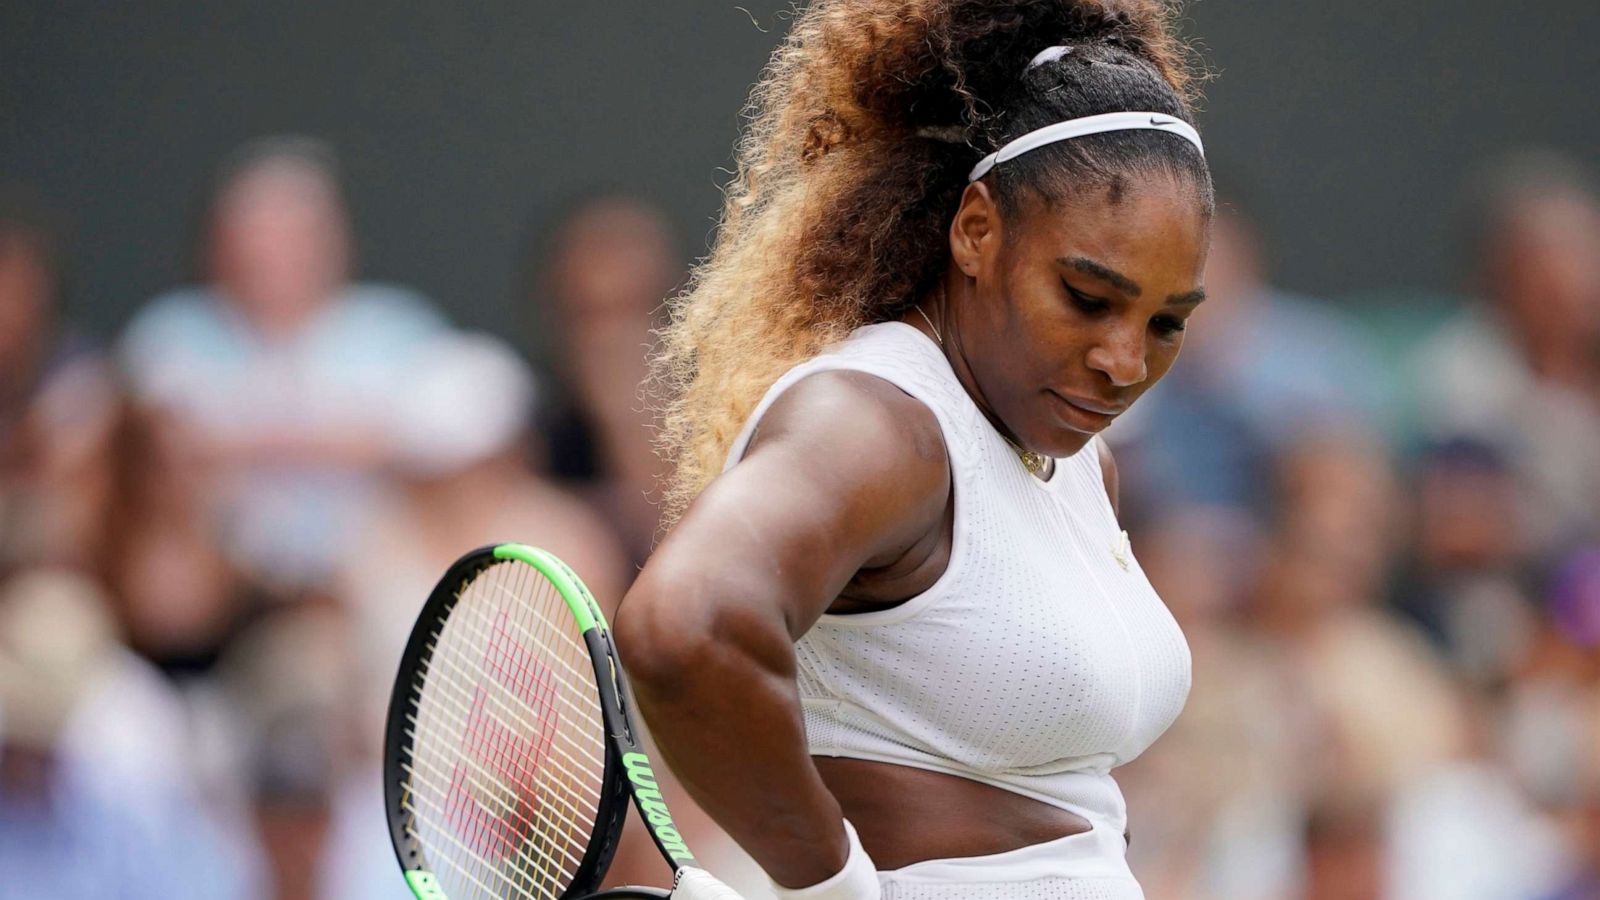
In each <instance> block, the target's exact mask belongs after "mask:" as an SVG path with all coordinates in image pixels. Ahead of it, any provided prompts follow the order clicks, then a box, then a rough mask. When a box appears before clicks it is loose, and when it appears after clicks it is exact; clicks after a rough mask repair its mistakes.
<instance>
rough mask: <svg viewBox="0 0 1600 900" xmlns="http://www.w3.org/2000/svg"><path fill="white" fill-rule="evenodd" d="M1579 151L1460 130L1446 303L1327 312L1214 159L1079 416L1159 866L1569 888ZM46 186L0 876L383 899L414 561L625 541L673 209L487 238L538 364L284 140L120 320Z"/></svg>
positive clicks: (22, 286) (570, 552)
mask: <svg viewBox="0 0 1600 900" xmlns="http://www.w3.org/2000/svg"><path fill="white" fill-rule="evenodd" d="M1227 175H1234V176H1237V175H1238V173H1223V174H1222V175H1219V178H1225V177H1226V176H1227ZM1591 177H1592V173H1590V172H1587V171H1585V170H1584V168H1583V167H1582V166H1581V164H1580V163H1579V162H1578V161H1575V160H1570V159H1565V158H1561V157H1559V156H1555V155H1551V154H1546V153H1540V152H1531V151H1530V152H1525V153H1519V154H1516V155H1513V156H1510V157H1507V158H1505V159H1500V160H1486V161H1485V162H1484V166H1483V168H1482V170H1481V171H1479V172H1477V173H1476V174H1474V175H1471V176H1470V177H1468V176H1467V175H1465V174H1464V176H1463V185H1464V186H1463V199H1464V202H1463V204H1462V207H1463V209H1464V210H1465V212H1464V213H1463V215H1462V223H1461V224H1462V226H1463V227H1462V229H1461V233H1460V234H1459V235H1458V236H1456V237H1451V238H1446V237H1443V236H1439V237H1436V238H1429V239H1438V240H1447V239H1448V240H1457V241H1458V242H1459V243H1460V245H1461V248H1462V253H1461V258H1462V259H1463V260H1464V261H1466V264H1465V265H1464V267H1463V270H1462V271H1461V272H1460V273H1459V284H1460V288H1461V291H1460V297H1459V298H1458V297H1440V296H1433V295H1424V294H1416V295H1411V294H1408V293H1406V292H1403V291H1398V290H1397V291H1395V292H1393V293H1391V294H1389V295H1387V296H1384V297H1382V298H1377V299H1374V298H1366V299H1364V300H1363V301H1362V302H1359V303H1358V302H1350V301H1348V300H1345V301H1341V300H1339V299H1338V298H1328V299H1323V298H1312V297H1305V296H1301V295H1298V294H1295V293H1293V292H1292V291H1290V290H1287V289H1284V288H1281V287H1279V286H1277V285H1276V284H1274V282H1273V279H1272V268H1271V261H1270V260H1269V259H1267V258H1265V257H1266V254H1265V251H1264V249H1263V248H1264V246H1265V241H1264V240H1263V236H1262V235H1261V234H1259V233H1258V232H1257V230H1256V227H1255V225H1254V224H1253V222H1252V217H1251V203H1250V200H1249V196H1250V195H1249V191H1248V189H1247V186H1245V185H1241V184H1237V183H1232V182H1229V181H1226V180H1219V185H1218V187H1219V214H1218V218H1217V221H1216V223H1215V230H1214V237H1213V240H1214V243H1213V248H1212V253H1211V260H1210V264H1209V266H1208V269H1207V273H1206V282H1207V285H1206V286H1207V292H1208V295H1209V297H1210V299H1208V300H1207V302H1206V304H1205V305H1204V307H1203V308H1202V309H1201V310H1200V312H1199V313H1198V314H1197V315H1196V316H1195V319H1194V322H1193V326H1192V327H1191V329H1190V330H1189V333H1188V336H1187V338H1186V345H1185V349H1184V353H1183V358H1182V360H1181V362H1180V363H1179V365H1178V366H1177V367H1176V369H1175V370H1174V372H1173V374H1172V375H1170V376H1169V377H1168V379H1167V380H1166V381H1165V382H1163V383H1162V384H1161V385H1159V386H1158V387H1157V388H1155V389H1154V390H1153V391H1152V392H1151V393H1150V394H1149V395H1148V396H1147V397H1146V399H1145V400H1143V401H1142V402H1141V404H1140V405H1139V406H1136V407H1135V408H1134V409H1133V410H1132V411H1130V412H1129V413H1128V414H1127V416H1125V417H1124V419H1125V420H1124V421H1119V422H1118V423H1117V424H1116V425H1115V426H1114V427H1113V428H1112V430H1111V431H1110V432H1109V433H1108V438H1109V439H1110V440H1111V442H1112V444H1113V446H1114V448H1115V451H1116V454H1117V457H1118V462H1119V467H1120V469H1121V473H1122V475H1121V484H1122V494H1123V496H1122V509H1123V518H1124V520H1125V524H1126V526H1127V527H1128V529H1129V531H1130V532H1131V533H1132V535H1133V542H1134V547H1135V550H1136V552H1137V554H1138V556H1139V558H1140V560H1141V563H1142V565H1143V566H1144V567H1145V569H1146V570H1147V571H1148V572H1149V574H1150V576H1151V578H1152V580H1153V581H1154V582H1155V583H1156V586H1157V588H1158V589H1159V590H1160V591H1161V593H1162V595H1163V597H1164V598H1165V599H1166V601H1167V603H1168V604H1169V605H1170V607H1171V608H1172V610H1173V612H1174V614H1175V615H1176V616H1177V617H1178V619H1179V621H1180V623H1181V624H1182V625H1183V627H1184V630H1185V632H1186V633H1187V635H1188V638H1189V641H1190V644H1191V645H1192V647H1193V654H1194V667H1195V681H1194V690H1193V693H1192V694H1191V697H1190V701H1189V706H1188V709H1187V711H1186V712H1185V713H1184V715H1183V716H1182V717H1181V718H1180V719H1179V721H1178V723H1177V725H1176V726H1174V728H1173V729H1172V731H1170V732H1169V733H1168V734H1167V735H1166V736H1165V737H1164V738H1163V739H1162V740H1161V741H1159V742H1158V743H1157V744H1156V745H1155V747H1154V748H1153V749H1152V750H1151V751H1149V752H1148V753H1146V754H1145V756H1144V757H1142V758H1141V759H1139V760H1137V761H1136V762H1135V763H1133V764H1131V765H1129V766H1127V767H1125V768H1124V769H1122V770H1120V779H1121V781H1122V783H1123V785H1124V788H1125V791H1126V793H1127V794H1128V797H1129V802H1130V807H1131V820H1132V822H1133V829H1132V843H1131V848H1130V855H1131V858H1132V861H1133V865H1134V869H1135V872H1136V873H1137V874H1139V876H1140V878H1141V880H1142V881H1143V883H1144V885H1145V890H1146V893H1147V895H1148V896H1149V897H1150V898H1151V900H1180V898H1195V900H1208V898H1217V900H1293V898H1305V900H1331V898H1341V900H1344V898H1348V900H1359V898H1402V900H1435V898H1437V900H1446V898H1460V900H1469V898H1471V900H1477V898H1482V900H1501V898H1503V900H1579V898H1597V897H1600V194H1597V192H1596V190H1597V189H1596V186H1595V184H1594V182H1593V181H1591ZM66 225H67V223H63V222H60V221H58V220H57V219H56V218H54V216H53V214H52V204H51V199H50V198H49V197H44V196H38V195H37V194H36V193H30V192H29V191H28V190H27V189H26V187H25V186H13V187H10V188H6V189H5V191H4V192H3V195H0V872H3V873H4V876H3V878H0V897H18V898H22V897H27V898H37V900H55V898H63V900H65V898H74V900H77V898H102V897H104V898H111V897H116V898H145V897H150V898H155V897H161V898H190V897H194V898H202V897H203V898H219V900H231V898H249V900H265V898H285V900H287V898H329V900H332V898H338V900H355V898H395V900H400V898H404V897H406V896H408V894H407V892H406V889H405V887H404V884H403V882H402V881H401V879H400V877H399V874H398V868H397V867H396V865H395V863H394V859H393V855H392V851H391V850H390V847H389V840H388V834H387V823H386V819H385V815H384V811H383V804H382V791H381V786H380V779H379V770H380V767H381V751H382V747H381V727H380V726H381V723H382V720H383V716H384V712H385V708H386V703H387V696H388V692H389V689H390V687H391V684H392V681H393V677H394V671H395V668H396V665H397V663H398V659H399V654H400V650H401V648H402V646H403V644H404V641H405V638H406V635H407V633H408V632H409V629H410V626H411V623H412V620H413V617H414V616H415V614H416V612H417V611H418V609H419V608H420V606H421V604H422V601H423V600H424V598H425V597H426V595H427V593H428V591H429V589H430V588H431V586H432V584H433V582H434V580H435V579H436V578H437V576H438V575H439V574H440V573H441V572H443V570H444V569H445V567H446V566H447V565H448V564H449V563H450V562H451V561H452V560H453V559H454V558H455V557H457V556H458V555H460V554H461V553H463V552H465V551H466V550H468V549H471V548H473V547H476V546H480V545H483V544H487V543H493V542H498V541H504V540H515V541H521V542H525V543H531V544H536V545H540V546H543V547H546V548H548V549H550V550H552V551H554V552H555V553H556V554H558V555H559V556H561V557H563V558H565V559H566V560H567V561H569V562H570V563H571V564H572V565H573V566H574V567H575V568H576V569H577V570H579V571H580V572H582V573H584V576H585V578H586V580H588V582H589V584H590V586H591V587H592V588H593V589H594V591H595V593H596V594H597V595H598V596H599V597H601V598H602V599H603V601H604V602H607V603H609V604H612V605H614V604H615V603H616V602H617V601H618V600H619V599H620V597H621V595H622V592H623V591H624V590H625V589H626V587H627V585H628V583H629V579H630V577H631V575H632V573H634V572H635V571H636V567H637V566H638V565H639V564H640V563H641V562H642V561H643V559H644V558H645V557H646V556H647V555H648V552H649V549H650V546H651V543H652V541H653V539H654V533H655V528H656V520H655V516H656V508H655V506H654V504H653V503H652V496H653V495H654V491H655V489H654V485H655V482H656V480H657V479H658V477H659V476H660V475H661V474H662V463H661V462H660V461H659V460H658V459H657V457H656V456H655V454H654V453H653V451H652V448H651V443H650V441H651V432H650V427H649V426H650V415H649V413H648V412H647V410H648V409H649V408H650V407H651V405H652V402H653V399H652V398H651V397H650V396H649V394H648V388H647V386H646V385H644V384H643V382H644V379H645V375H646V357H647V353H648V350H649V346H650V344H651V341H652V328H653V327H654V326H655V325H657V324H659V321H658V317H659V316H660V315H661V314H662V302H663V300H664V299H665V298H666V297H667V296H669V295H670V294H671V293H672V291H673V290H674V289H675V287H676V286H677V285H678V284H679V283H680V282H681V280H682V278H683V277H684V274H685V272H686V268H687V266H686V262H685V259H684V258H683V256H682V254H681V251H680V249H679V247H678V246H677V245H676V244H675V241H674V238H673V236H672V234H671V233H670V229H669V228H668V227H667V226H666V225H665V224H664V219H663V217H662V216H661V215H660V214H659V213H658V212H657V211H656V210H655V209H653V208H652V207H651V206H650V205H649V204H648V203H647V202H645V201H643V200H640V199H638V198H634V197H630V196H626V195H619V194H605V193H596V194H593V195H588V196H584V197H580V198H575V199H574V200H573V202H572V203H571V204H569V206H568V207H567V208H566V209H565V211H564V213H563V214H562V215H561V216H559V217H556V219H555V220H554V221H552V222H551V223H549V225H548V227H546V228H543V229H541V230H539V231H538V232H537V233H536V234H535V235H534V236H533V237H532V238H531V239H530V240H529V241H528V246H526V247H525V248H524V257H523V258H522V259H516V260H506V265H507V266H508V268H514V269H515V270H516V271H517V272H519V273H520V275H521V278H520V280H521V283H522V284H523V286H524V293H525V298H524V305H525V307H526V308H527V309H528V311H529V316H528V318H527V320H525V321H524V322H522V323H520V324H519V325H518V326H517V327H519V328H523V329H529V330H532V329H542V330H544V331H545V332H547V333H549V334H558V335H560V339H559V340H558V341H547V342H545V343H547V344H548V346H549V347H550V348H551V349H552V351H554V355H553V358H549V359H542V360H539V363H540V365H539V366H537V367H535V366H532V365H530V363H529V362H528V361H527V360H526V359H525V358H524V357H523V356H522V355H521V354H519V352H518V351H517V350H515V349H514V346H516V345H519V344H525V343H528V341H527V340H526V338H527V335H525V334H524V335H513V334H487V333H474V332H470V331H466V330H463V329H461V328H459V327H457V326H455V325H453V324H452V323H451V321H450V319H449V318H448V317H447V316H446V315H445V314H444V313H443V312H442V311H441V306H439V305H436V304H435V302H434V301H433V300H430V299H429V298H426V297H423V296H420V295H419V294H418V293H416V292H414V291H412V290H409V289H407V288H406V287H404V286H398V285H389V284H378V283H368V282H364V281H360V280H358V279H357V277H356V273H357V272H358V271H359V267H358V265H357V260H355V259H354V258H353V251H352V247H353V246H354V245H355V242H354V241H353V239H352V228H353V227H354V225H353V223H352V222H351V221H350V218H349V216H348V214H347V209H346V205H345V202H344V199H343V197H342V192H341V187H340V173H339V170H338V167H337V164H336V160H335V158H334V155H333V153H332V152H331V150H330V149H329V148H328V147H327V146H326V145H324V144H322V143H321V142H319V141H316V140H314V139H308V138H292V137H291V138H269V139H263V140H260V141H257V142H254V143H251V144H249V145H247V146H245V147H242V148H240V149H239V150H238V151H237V152H235V153H234V154H233V155H232V156H230V157H229V158H228V159H226V160H223V161H221V162H220V164H219V166H218V169H217V172H216V175H215V178H214V181H213V182H212V184H211V188H210V192H209V196H208V201H207V205H206V209H205V212H204V216H203V219H202V222H201V227H200V228H199V229H198V234H197V239H196V242H195V247H194V253H193V279H192V283H190V284H187V285H184V286H178V287H174V288H173V289H172V290H171V291H169V292H167V293H164V294H162V295H160V296H157V297H154V298H152V299H150V300H149V302H148V303H147V304H145V305H144V306H143V307H142V308H141V309H140V310H139V311H138V313H137V314H136V315H135V316H134V318H133V320H132V321H131V322H129V323H128V324H127V326H126V328H125V329H123V330H122V331H121V333H120V334H117V335H115V336H111V337H110V338H109V339H102V340H96V339H95V338H94V337H91V336H89V335H86V334H84V333H82V332H81V331H80V330H79V329H77V328H75V327H74V323H73V322H71V321H65V320H63V318H62V317H61V315H60V314H59V309H60V305H61V299H62V297H63V295H64V292H66V291H67V290H68V284H69V281H70V273H71V271H72V262H73V253H74V248H72V247H70V246H69V245H68V243H67V242H66V241H65V239H64V235H66V234H67V233H68V232H67V229H66ZM1418 239H1422V238H1418ZM687 818H688V819H689V820H690V826H689V827H691V828H693V829H695V831H696V833H698V835H699V837H698V838H696V839H694V840H691V843H694V844H696V846H697V847H701V846H713V847H715V846H716V845H717V840H716V837H715V835H714V834H713V833H712V829H711V826H709V825H708V824H707V823H705V822H704V821H703V820H698V817H696V816H694V815H693V814H692V813H691V814H690V815H689V816H687ZM635 846H639V845H637V844H636V845H635ZM718 853H719V851H716V850H713V852H711V853H709V854H705V855H706V856H708V857H711V858H712V859H713V865H714V866H715V859H716V858H717V857H718ZM652 854H653V851H651V850H650V849H649V848H648V847H644V848H643V852H640V853H634V852H631V851H630V850H628V849H626V848H625V850H624V853H623V855H622V858H621V859H620V861H619V863H618V868H617V871H616V879H614V880H626V881H653V882H654V883H658V884H660V883H664V882H665V878H666V874H665V869H664V867H662V866H661V864H660V863H659V860H658V859H654V858H653V856H652ZM722 855H723V856H724V857H725V858H726V859H727V860H729V862H728V865H730V866H734V867H737V866H738V863H737V859H736V854H733V853H732V852H731V851H729V852H725V853H722ZM732 880H738V879H737V878H734V879H732ZM754 880H755V879H747V882H748V881H754ZM750 890H751V892H752V893H751V895H752V896H755V889H754V888H751V889H750Z"/></svg>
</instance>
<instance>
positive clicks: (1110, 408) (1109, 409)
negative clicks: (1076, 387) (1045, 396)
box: [1050, 391, 1128, 417]
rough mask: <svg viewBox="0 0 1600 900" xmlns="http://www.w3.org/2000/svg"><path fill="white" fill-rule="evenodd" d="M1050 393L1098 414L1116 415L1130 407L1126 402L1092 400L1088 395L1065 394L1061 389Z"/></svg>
mask: <svg viewBox="0 0 1600 900" xmlns="http://www.w3.org/2000/svg"><path fill="white" fill-rule="evenodd" d="M1050 393H1052V394H1055V395H1056V397H1058V398H1059V399H1061V400H1064V401H1066V402H1067V403H1068V404H1070V405H1072V406H1076V407H1077V408H1079V409H1081V410H1083V411H1084V412H1091V413H1095V414H1096V415H1101V416H1112V417H1116V416H1120V415H1122V414H1123V413H1124V412H1126V411H1127V409H1128V404H1126V403H1108V402H1105V401H1102V400H1091V399H1089V398H1087V397H1079V396H1076V395H1074V394H1063V393H1061V392H1060V391H1051V392H1050Z"/></svg>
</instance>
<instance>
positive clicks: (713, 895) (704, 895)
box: [672, 866, 744, 900]
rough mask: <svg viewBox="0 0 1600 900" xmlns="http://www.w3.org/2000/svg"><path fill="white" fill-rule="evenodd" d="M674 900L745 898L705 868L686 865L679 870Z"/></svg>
mask: <svg viewBox="0 0 1600 900" xmlns="http://www.w3.org/2000/svg"><path fill="white" fill-rule="evenodd" d="M672 900H744V898H743V897H741V896H739V893H738V892H737V891H735V890H734V889H733V888H731V887H728V886H727V885H725V884H723V883H722V882H720V881H718V880H717V879H716V877H715V876H713V875H712V874H711V873H710V872H707V871H706V870H705V869H696V868H694V867H693V866H685V867H683V868H681V869H679V870H678V878H677V886H676V887H674V888H673V889H672Z"/></svg>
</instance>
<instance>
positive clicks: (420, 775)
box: [402, 563, 605, 898]
mask: <svg viewBox="0 0 1600 900" xmlns="http://www.w3.org/2000/svg"><path fill="white" fill-rule="evenodd" d="M432 650H433V652H432V655H431V660H430V663H429V664H428V666H427V668H426V670H425V671H424V672H423V673H422V674H421V675H420V676H419V677H418V679H417V681H416V682H415V683H414V685H413V688H412V692H411V694H412V695H411V698H410V702H411V706H412V711H411V714H410V715H409V716H408V718H409V720H410V724H411V726H412V727H411V733H412V734H413V735H414V737H413V741H412V745H411V746H412V753H411V758H410V760H409V763H407V762H404V761H403V762H402V768H403V769H404V770H405V771H407V772H408V774H409V775H410V780H411V784H410V790H409V791H408V792H407V796H406V797H405V798H403V799H402V804H403V806H404V807H405V808H406V809H407V810H408V811H409V812H410V813H411V818H412V821H411V823H410V828H409V830H411V831H413V832H414V833H415V834H416V837H417V840H418V841H419V843H421V844H422V845H423V848H424V850H425V851H426V852H427V854H428V858H429V860H430V861H431V862H437V863H439V864H442V866H443V867H445V868H447V869H448V870H449V873H450V874H448V875H447V874H446V873H444V872H437V873H436V874H439V875H441V877H442V878H445V879H446V880H447V881H454V880H457V879H455V878H454V877H453V876H459V878H460V879H461V880H462V882H461V884H459V885H457V886H454V887H455V889H454V890H451V891H450V896H452V897H455V896H457V894H460V895H461V896H471V897H477V896H479V893H480V891H481V892H484V893H485V894H486V895H487V896H491V897H498V896H504V893H503V892H504V890H505V889H507V888H510V889H513V890H514V891H515V892H516V895H517V896H519V897H535V898H556V897H559V896H560V895H561V892H562V891H564V890H565V889H566V887H568V886H569V885H570V884H571V882H572V880H573V878H574V877H575V876H576V873H577V869H578V868H579V866H580V864H581V862H582V856H583V849H584V847H585V845H586V843H587V841H588V839H589V836H590V834H591V833H592V832H593V830H594V825H595V819H596V817H597V816H598V809H599V806H600V790H601V785H602V781H603V778H604V771H605V747H604V743H603V736H604V733H605V732H604V725H603V717H602V715H601V711H600V706H599V700H598V698H597V696H596V694H595V686H594V683H593V678H594V675H593V672H592V670H591V667H590V662H589V655H588V651H587V648H586V647H585V646H584V644H583V642H582V640H581V639H580V637H579V635H578V630H577V627H576V625H575V624H574V621H573V618H572V616H571V614H570V612H569V611H568V609H567V607H566V604H565V601H564V600H563V599H562V598H561V596H560V594H559V592H558V591H556V589H555V588H554V586H553V585H551V584H550V583H549V582H548V581H547V580H546V579H545V578H544V577H543V576H542V575H540V574H539V573H538V572H537V571H536V570H534V569H533V568H532V567H531V566H527V565H523V564H520V563H496V564H492V565H491V566H489V567H488V568H487V569H485V570H483V571H481V572H480V573H478V575H477V576H476V577H475V578H473V579H471V580H470V581H468V582H467V583H466V584H465V585H464V586H463V587H462V589H461V590H460V591H459V592H458V598H457V602H456V604H455V607H454V609H453V611H452V613H451V615H450V617H449V618H448V619H447V620H446V621H445V622H444V624H443V625H442V627H441V628H440V629H439V631H438V632H437V633H435V634H434V635H433V636H432ZM446 887H447V889H449V888H451V887H452V885H450V884H446ZM497 889H498V890H500V891H501V892H502V893H499V894H497V893H496V890H497Z"/></svg>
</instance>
